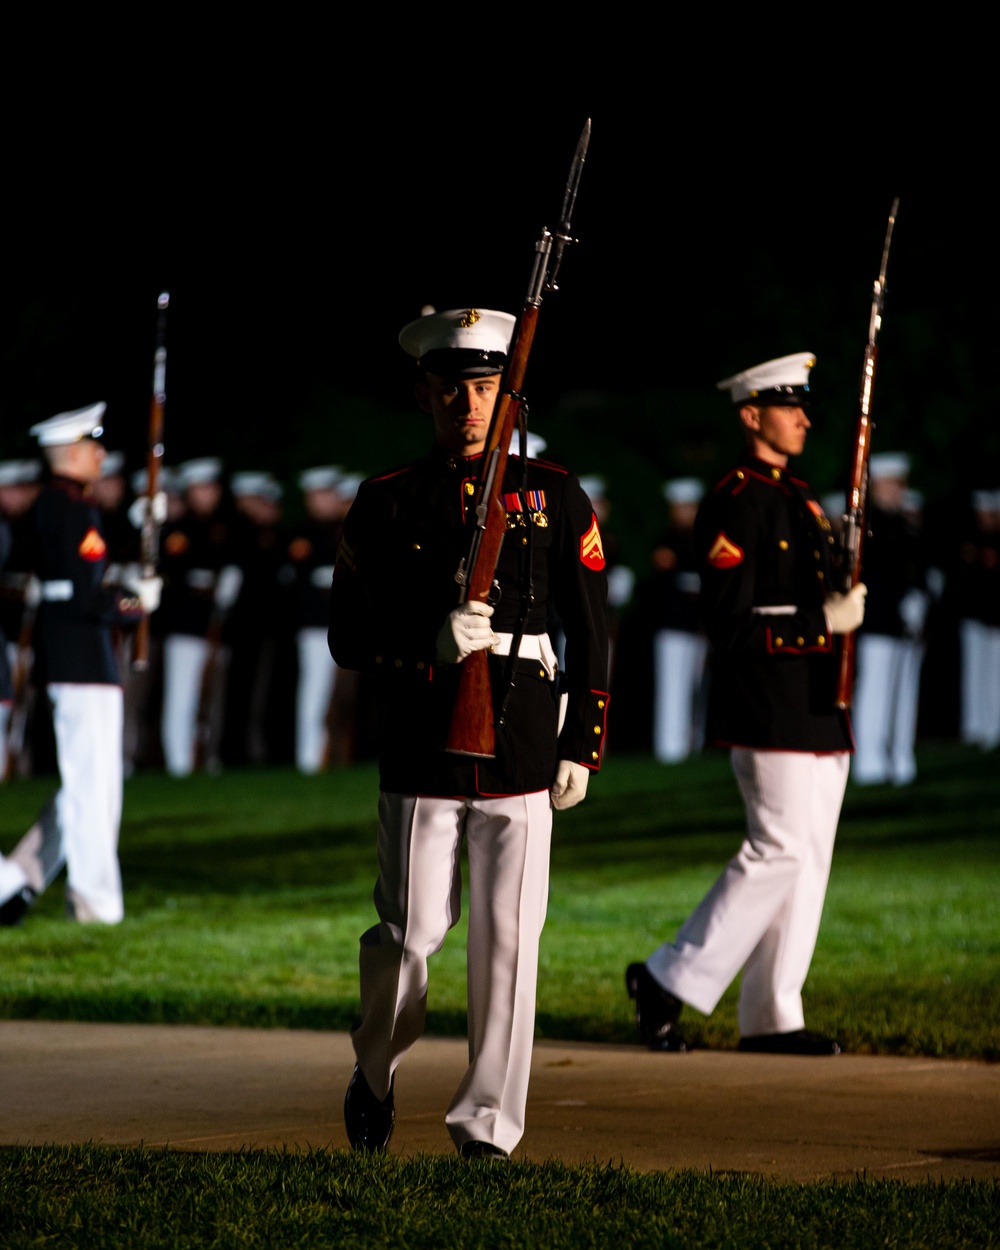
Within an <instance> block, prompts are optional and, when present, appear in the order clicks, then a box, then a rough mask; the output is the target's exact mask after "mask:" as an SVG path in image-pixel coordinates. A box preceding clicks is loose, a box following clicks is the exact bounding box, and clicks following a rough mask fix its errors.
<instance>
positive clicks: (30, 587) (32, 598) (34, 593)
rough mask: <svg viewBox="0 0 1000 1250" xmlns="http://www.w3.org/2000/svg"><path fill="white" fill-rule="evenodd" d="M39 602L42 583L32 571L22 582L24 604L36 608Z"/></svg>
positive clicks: (40, 600)
mask: <svg viewBox="0 0 1000 1250" xmlns="http://www.w3.org/2000/svg"><path fill="white" fill-rule="evenodd" d="M41 602H42V583H41V582H40V581H39V580H38V578H37V577H36V576H35V575H34V573H30V574H29V575H28V580H27V581H26V582H25V583H24V606H25V607H26V608H37V607H38V605H39V604H40V603H41Z"/></svg>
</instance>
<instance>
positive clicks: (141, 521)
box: [128, 490, 167, 530]
mask: <svg viewBox="0 0 1000 1250" xmlns="http://www.w3.org/2000/svg"><path fill="white" fill-rule="evenodd" d="M148 510H149V496H148V495H140V496H139V497H138V499H134V500H133V501H132V503H130V504H129V509H128V519H129V521H130V522H131V524H132V528H133V529H137V530H141V529H142V527H143V526H144V525H145V523H146V513H147V511H148ZM166 519H167V493H166V491H163V490H158V491H157V492H156V494H155V495H154V496H153V520H154V521H155V522H156V524H157V525H162V524H163V522H164V521H165V520H166Z"/></svg>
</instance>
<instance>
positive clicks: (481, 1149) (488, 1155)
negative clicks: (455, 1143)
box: [461, 1141, 510, 1159]
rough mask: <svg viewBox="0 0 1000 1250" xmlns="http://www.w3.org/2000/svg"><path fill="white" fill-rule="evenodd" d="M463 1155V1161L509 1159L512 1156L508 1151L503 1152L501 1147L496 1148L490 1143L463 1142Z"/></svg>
mask: <svg viewBox="0 0 1000 1250" xmlns="http://www.w3.org/2000/svg"><path fill="white" fill-rule="evenodd" d="M461 1155H462V1158H463V1159H509V1158H510V1155H509V1154H508V1153H507V1151H506V1150H501V1149H500V1147H499V1146H494V1145H493V1143H492V1142H489V1141H466V1142H462V1150H461Z"/></svg>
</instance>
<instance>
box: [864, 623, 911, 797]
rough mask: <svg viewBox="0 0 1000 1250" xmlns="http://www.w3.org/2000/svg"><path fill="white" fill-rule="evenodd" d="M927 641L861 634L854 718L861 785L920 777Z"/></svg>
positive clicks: (903, 783)
mask: <svg viewBox="0 0 1000 1250" xmlns="http://www.w3.org/2000/svg"><path fill="white" fill-rule="evenodd" d="M923 650H924V649H923V644H922V643H921V642H918V641H916V640H914V639H911V638H893V637H890V636H889V635H887V634H859V635H858V680H857V684H856V686H855V689H854V704H853V712H852V716H851V721H852V724H853V727H854V739H855V742H856V743H857V753H856V754H855V756H854V760H853V762H852V764H851V775H852V776H853V778H854V780H855V781H856V782H858V783H859V784H860V785H880V784H882V783H883V782H887V781H891V782H893V783H894V784H895V785H898V786H902V785H908V784H909V783H910V782H911V781H912V780H913V779H914V777H916V775H917V763H916V757H915V755H914V744H915V742H916V737H917V709H918V705H919V702H920V667H921V664H922V663H923Z"/></svg>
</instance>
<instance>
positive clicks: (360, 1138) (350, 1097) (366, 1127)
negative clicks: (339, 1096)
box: [344, 1064, 396, 1150]
mask: <svg viewBox="0 0 1000 1250" xmlns="http://www.w3.org/2000/svg"><path fill="white" fill-rule="evenodd" d="M344 1125H345V1127H346V1128H347V1140H348V1141H349V1142H350V1143H351V1149H352V1150H384V1149H385V1148H386V1146H388V1144H389V1138H390V1137H391V1136H392V1130H393V1129H394V1128H395V1126H396V1104H395V1099H394V1098H393V1093H392V1086H391V1085H390V1087H389V1093H388V1094H387V1095H386V1098H385V1101H384V1102H382V1101H380V1100H379V1099H378V1098H376V1097H375V1095H374V1094H373V1093H372V1091H371V1087H370V1086H369V1084H368V1082H367V1081H366V1080H365V1077H364V1073H363V1072H362V1071H361V1069H360V1067H358V1065H357V1064H355V1065H354V1074H353V1076H352V1077H351V1082H350V1084H349V1085H348V1087H347V1094H346V1095H345V1097H344Z"/></svg>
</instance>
